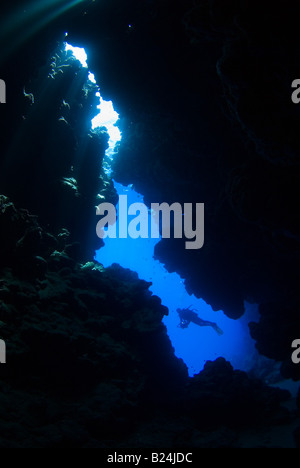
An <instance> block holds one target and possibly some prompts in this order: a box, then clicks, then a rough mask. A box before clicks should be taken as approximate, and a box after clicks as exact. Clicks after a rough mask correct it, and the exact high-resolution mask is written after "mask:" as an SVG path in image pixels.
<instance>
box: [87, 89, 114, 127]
mask: <svg viewBox="0 0 300 468" xmlns="http://www.w3.org/2000/svg"><path fill="white" fill-rule="evenodd" d="M97 109H100V114H98V115H96V117H95V118H94V119H93V120H92V128H93V129H94V128H97V127H107V126H108V125H115V123H116V122H117V121H118V119H119V114H118V112H116V111H115V110H114V107H113V103H112V101H104V100H103V99H102V97H101V96H100V104H99V106H97Z"/></svg>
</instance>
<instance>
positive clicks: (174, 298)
mask: <svg viewBox="0 0 300 468" xmlns="http://www.w3.org/2000/svg"><path fill="white" fill-rule="evenodd" d="M66 36H67V33H66ZM65 49H66V50H71V51H72V53H73V54H74V56H75V57H76V58H77V59H78V60H79V61H80V62H81V65H82V66H83V67H84V68H88V64H87V55H86V53H85V50H84V49H82V48H74V47H73V46H71V45H70V44H67V43H66V44H65ZM88 79H89V80H90V81H91V82H92V83H94V84H96V80H95V76H94V75H93V73H92V72H89V74H88ZM96 96H97V97H99V106H98V108H99V114H98V115H97V116H95V117H94V118H93V120H92V122H91V128H96V127H97V126H104V127H106V128H107V132H108V134H109V136H110V139H109V148H108V149H107V152H106V156H105V161H106V170H105V172H106V174H107V176H108V177H110V175H111V168H110V164H111V162H112V161H113V158H114V155H115V147H116V145H117V143H118V142H119V141H121V138H122V135H121V133H120V131H119V129H118V126H117V121H118V114H117V112H115V110H114V108H113V103H112V102H111V101H109V102H107V101H104V100H103V99H102V98H101V95H100V88H99V89H98V92H97V93H96ZM114 185H115V188H116V190H117V192H118V194H119V195H127V197H128V206H129V205H130V204H132V203H135V202H140V203H143V202H144V200H143V196H142V195H141V194H138V193H137V192H135V191H134V190H133V189H132V187H131V186H129V187H124V186H122V185H121V184H118V183H116V182H115V181H114ZM117 208H118V207H117ZM130 220H131V219H130V216H129V217H128V223H130ZM150 225H151V223H150V211H149V226H150ZM149 237H150V236H149ZM104 242H105V246H104V247H103V248H102V249H100V250H99V251H98V252H96V256H95V259H96V260H97V261H98V262H100V263H102V264H103V266H104V267H109V266H110V265H112V264H113V263H118V264H119V265H121V266H122V267H124V268H129V269H131V270H133V271H136V272H137V273H138V276H139V278H140V279H143V280H146V281H148V282H152V286H151V287H150V290H151V291H152V292H153V294H155V295H156V296H159V297H160V298H161V301H162V304H163V305H165V306H166V307H167V308H168V309H169V316H167V317H165V319H164V323H165V325H166V327H167V332H168V335H169V337H170V339H171V341H172V344H173V347H174V349H175V354H176V356H178V357H179V358H181V359H183V361H184V362H185V363H186V365H187V366H188V369H189V373H190V375H194V374H196V373H199V372H200V371H201V370H202V369H203V366H204V364H205V362H206V361H208V360H215V359H216V358H218V357H221V356H222V357H224V358H226V359H227V360H229V361H230V362H231V364H232V365H233V366H234V367H235V368H236V369H241V370H246V371H247V370H250V369H251V368H252V365H253V362H254V361H253V360H254V358H255V357H256V356H257V352H256V350H255V347H254V342H253V340H252V339H251V337H250V334H249V329H248V323H249V321H255V320H256V319H257V316H258V313H257V308H256V307H255V306H250V305H249V304H245V306H246V314H245V315H244V316H243V318H242V319H240V320H238V321H234V320H230V319H229V318H228V317H226V316H225V315H224V313H223V312H222V311H219V312H214V311H213V310H212V309H211V307H210V306H209V305H207V304H206V303H205V302H204V301H203V300H201V299H197V298H196V297H194V296H190V295H189V294H188V293H187V292H186V289H185V285H184V280H183V279H182V278H181V277H180V276H179V275H178V274H176V273H168V271H167V270H166V269H165V268H164V266H163V265H162V264H161V263H160V262H159V261H157V260H154V258H153V257H154V248H155V245H156V244H157V243H158V242H159V239H151V238H149V239H141V238H139V239H131V238H130V237H128V238H127V239H118V238H117V239H112V238H106V239H105V241H104ZM190 306H191V307H192V308H193V309H195V310H197V312H198V315H199V316H200V317H201V318H202V319H205V320H209V321H211V322H216V323H217V324H218V326H219V327H220V328H221V329H222V330H223V332H224V335H223V336H219V335H217V333H216V332H215V331H214V330H213V329H212V328H210V327H199V326H197V325H194V324H193V323H191V324H190V326H189V327H188V329H181V328H178V324H179V317H178V314H177V312H176V309H177V308H186V307H190Z"/></svg>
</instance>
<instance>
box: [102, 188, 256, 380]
mask: <svg viewBox="0 0 300 468" xmlns="http://www.w3.org/2000/svg"><path fill="white" fill-rule="evenodd" d="M114 184H115V188H116V190H117V192H118V194H119V196H120V195H127V197H128V206H129V204H131V203H136V202H140V203H143V202H144V200H143V196H142V195H141V194H138V193H137V192H135V191H134V190H133V189H132V188H131V187H124V186H122V185H121V184H118V183H116V182H114ZM117 211H118V205H117ZM150 217H151V214H150V212H149V226H150ZM132 218H133V217H130V216H129V217H128V223H129V222H130V220H131V219H132ZM158 242H159V239H151V238H149V239H141V238H139V239H131V238H130V237H128V238H127V239H118V238H117V239H113V238H106V239H105V240H104V243H105V247H103V248H102V249H100V250H99V251H98V252H97V253H96V257H95V259H96V260H97V261H98V262H100V263H102V264H103V266H104V267H108V266H110V265H112V264H113V263H118V264H119V265H121V266H122V267H124V268H129V269H130V270H133V271H136V272H137V273H138V276H139V278H140V279H143V280H146V281H149V282H152V286H151V287H150V291H152V292H153V294H155V295H156V296H159V297H160V298H161V301H162V304H163V305H165V306H166V307H168V309H169V316H168V317H166V318H165V319H164V323H165V325H166V327H167V330H168V335H169V337H170V339H171V341H172V344H173V347H174V349H175V354H176V356H177V357H180V358H182V359H183V360H184V362H185V363H186V365H187V366H188V368H189V373H190V375H194V374H195V373H199V372H200V371H201V370H202V369H203V366H204V364H205V362H206V361H208V360H215V359H217V358H218V357H221V356H222V357H225V358H226V359H227V360H229V361H230V362H231V363H232V365H233V366H234V367H235V368H236V369H241V370H250V369H251V367H252V362H253V358H254V356H255V355H256V351H255V348H254V342H253V340H252V339H251V337H250V335H249V330H248V322H249V321H252V320H255V318H256V317H257V310H256V307H255V306H252V307H251V306H250V305H247V304H246V314H245V315H244V316H243V318H242V319H240V320H237V321H235V320H231V319H229V318H228V317H226V316H225V315H224V313H223V312H222V311H220V312H214V311H213V310H212V309H211V307H210V306H209V305H207V304H206V303H205V302H204V301H203V300H201V299H197V298H196V297H195V296H190V295H189V294H188V293H187V292H186V289H185V285H184V280H183V279H182V278H181V277H180V276H179V275H178V274H176V273H168V271H167V270H166V269H165V268H164V266H163V264H161V263H160V262H159V261H158V260H154V258H153V257H154V247H155V245H156V244H157V243H158ZM189 306H192V308H193V309H196V310H197V311H198V315H199V316H200V317H201V318H202V319H205V320H209V321H211V322H216V323H217V324H218V326H219V327H220V328H221V329H222V330H223V331H224V335H223V336H219V335H217V333H216V332H215V331H214V330H213V329H212V328H211V327H199V326H197V325H194V324H193V323H191V324H190V326H189V328H188V329H184V330H183V329H181V328H178V324H179V321H180V320H179V317H178V313H177V312H176V309H177V308H185V307H189Z"/></svg>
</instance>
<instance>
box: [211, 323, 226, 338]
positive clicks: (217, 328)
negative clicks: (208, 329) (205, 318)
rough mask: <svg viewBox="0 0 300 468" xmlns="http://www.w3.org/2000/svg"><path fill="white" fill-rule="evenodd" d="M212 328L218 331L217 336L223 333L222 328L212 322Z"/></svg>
mask: <svg viewBox="0 0 300 468" xmlns="http://www.w3.org/2000/svg"><path fill="white" fill-rule="evenodd" d="M213 329H214V330H215V331H216V332H217V333H218V335H219V336H222V335H224V332H223V330H221V328H220V327H218V325H217V324H216V323H214V324H213Z"/></svg>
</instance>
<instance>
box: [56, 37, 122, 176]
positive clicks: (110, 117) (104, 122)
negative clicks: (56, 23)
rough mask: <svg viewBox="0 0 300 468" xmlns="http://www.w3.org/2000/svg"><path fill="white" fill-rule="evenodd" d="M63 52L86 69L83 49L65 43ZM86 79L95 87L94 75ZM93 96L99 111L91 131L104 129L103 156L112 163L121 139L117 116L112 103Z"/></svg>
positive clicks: (99, 96)
mask: <svg viewBox="0 0 300 468" xmlns="http://www.w3.org/2000/svg"><path fill="white" fill-rule="evenodd" d="M66 34H67V33H66ZM65 50H66V51H68V50H71V51H72V53H73V55H74V57H75V58H76V59H77V60H79V62H80V63H81V65H82V67H83V68H88V64H87V54H86V52H85V50H84V49H83V48H80V47H73V46H72V45H70V44H68V43H67V42H66V43H65ZM88 79H89V81H90V82H91V83H93V84H95V85H96V84H97V82H96V78H95V75H94V73H92V72H90V71H89V73H88ZM98 89H99V88H98ZM95 94H96V96H97V97H98V98H99V101H100V103H99V105H98V106H97V109H99V114H98V115H96V117H94V118H93V119H92V122H91V123H92V129H93V130H94V129H95V128H98V127H105V128H106V130H107V133H108V135H109V141H108V149H107V150H106V153H105V155H106V157H107V158H108V161H112V160H113V157H114V154H115V147H116V144H117V143H118V142H119V141H121V139H122V134H121V132H120V130H119V128H118V127H117V126H116V125H115V124H116V123H117V121H118V120H119V114H118V113H117V112H116V111H115V110H114V107H113V103H112V101H104V100H103V99H102V97H101V94H100V92H99V91H97V92H96V93H95ZM108 161H107V163H108ZM108 165H109V163H108ZM105 172H106V173H107V174H108V175H110V173H111V169H110V168H109V167H106V169H105Z"/></svg>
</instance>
